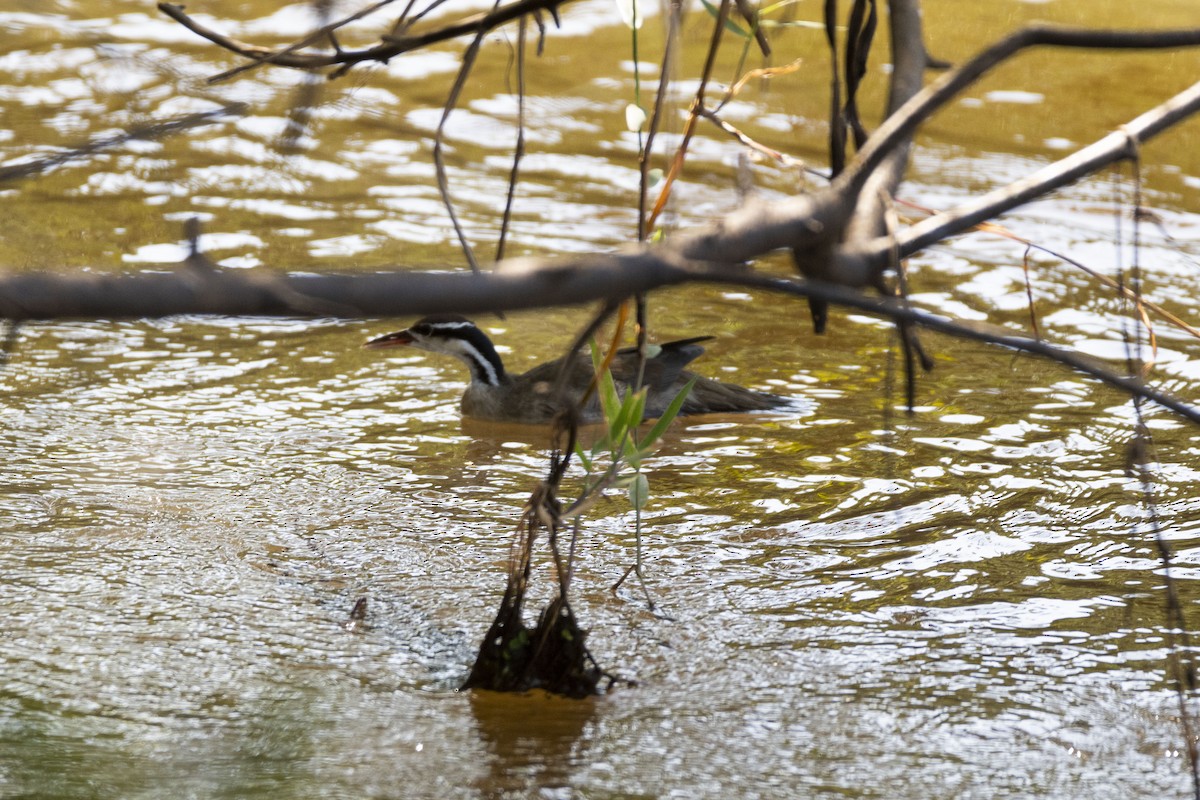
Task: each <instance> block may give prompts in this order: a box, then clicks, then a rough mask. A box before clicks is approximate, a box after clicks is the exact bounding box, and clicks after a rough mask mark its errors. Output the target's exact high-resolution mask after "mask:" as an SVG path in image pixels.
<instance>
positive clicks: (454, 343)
mask: <svg viewBox="0 0 1200 800" xmlns="http://www.w3.org/2000/svg"><path fill="white" fill-rule="evenodd" d="M401 345H409V346H411V347H416V348H417V349H419V350H427V351H429V352H430V353H446V354H447V355H452V356H454V357H455V358H457V359H459V360H460V361H462V362H463V363H465V364H466V365H467V367H468V368H469V369H470V370H471V380H472V381H477V382H479V383H484V384H487V385H488V386H499V385H500V384H501V383H503V382H504V381H505V379H506V376H505V374H504V363H503V362H502V361H501V360H500V356H499V354H497V353H496V348H495V347H493V346H492V340H491V339H489V338H488V337H487V334H486V333H484V332H483V331H481V330H479V328H477V327H476V326H475V323H474V322H471V320H469V319H467V318H466V317H460V316H458V315H457V314H434V315H432V316H428V317H423V318H421V319H419V320H417V321H416V322H415V323H413V325H412V327H410V328H406V329H405V330H402V331H396V332H395V333H389V334H385V335H384V336H379V337H376V338H374V339H372V340H371V341H369V342H367V343H366V344H364V345H363V347H365V348H367V349H369V350H378V349H382V348H384V347H398V346H401Z"/></svg>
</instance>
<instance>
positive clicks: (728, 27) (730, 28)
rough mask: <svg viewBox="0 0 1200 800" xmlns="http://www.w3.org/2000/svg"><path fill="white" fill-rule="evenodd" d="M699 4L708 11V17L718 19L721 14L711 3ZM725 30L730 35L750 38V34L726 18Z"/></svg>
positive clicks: (705, 1)
mask: <svg viewBox="0 0 1200 800" xmlns="http://www.w3.org/2000/svg"><path fill="white" fill-rule="evenodd" d="M700 2H701V3H703V4H704V7H705V8H706V9H708V13H709V14H710V15H712V18H713V19H718V18H719V17H720V16H721V12H720V11H719V10H718V9H717V7H716V6H714V5H713V4H712V3H710V2H708V0H700ZM725 30H727V31H729V32H730V33H733V34H736V35H738V36H741V37H742V38H743V39H749V38H750V34H748V33H746V32H745V31H744V30H742V29H741V28H739V27H738V25H737V23H736V22H734V21H733V20H731V19H729V18H728V17H726V18H725Z"/></svg>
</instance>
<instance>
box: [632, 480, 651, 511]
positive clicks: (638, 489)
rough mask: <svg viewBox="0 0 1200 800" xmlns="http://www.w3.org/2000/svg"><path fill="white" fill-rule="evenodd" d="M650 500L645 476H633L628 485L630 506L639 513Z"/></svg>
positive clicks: (648, 483) (648, 484)
mask: <svg viewBox="0 0 1200 800" xmlns="http://www.w3.org/2000/svg"><path fill="white" fill-rule="evenodd" d="M649 498H650V481H649V480H648V479H647V478H646V476H645V474H643V473H641V472H639V473H637V474H636V475H634V479H633V481H632V482H631V483H630V484H629V502H630V504H631V505H632V506H633V507H634V508H635V509H637V510H638V511H641V510H642V509H643V508H645V507H646V501H647V500H648V499H649Z"/></svg>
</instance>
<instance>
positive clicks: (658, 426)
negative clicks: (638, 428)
mask: <svg viewBox="0 0 1200 800" xmlns="http://www.w3.org/2000/svg"><path fill="white" fill-rule="evenodd" d="M695 385H696V379H695V378H692V379H691V380H690V381H688V382H687V384H686V385H685V386H684V387H683V388H682V389H680V390H679V394H677V395H675V399H674V400H672V401H671V404H670V405H668V406H667V407H666V410H664V411H663V413H662V416H660V417H659V418H658V422H656V423H654V427H652V428H651V429H650V430H649V431H647V432H646V435H645V436H644V437H642V439H641V441H639V442H638V444H637V446H638V449H639V450H645V449H646V448H648V447H650V446H651V445H653V444H654V443H655V442H657V441H658V438H659V437H660V436H662V435H663V433H665V432H666V430H667V428H668V427H669V426H670V425H671V423H672V422H674V421H675V417H677V416H679V409H681V408H683V404H684V401H686V400H687V398H688V395H689V394H691V392H692V387H693V386H695Z"/></svg>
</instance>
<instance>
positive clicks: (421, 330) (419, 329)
mask: <svg viewBox="0 0 1200 800" xmlns="http://www.w3.org/2000/svg"><path fill="white" fill-rule="evenodd" d="M409 330H410V331H412V332H413V333H415V334H417V335H418V336H428V335H430V334H431V333H433V329H432V328H431V327H430V326H429V325H428V324H426V323H421V324H420V325H413V326H412V327H411V328H409Z"/></svg>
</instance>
